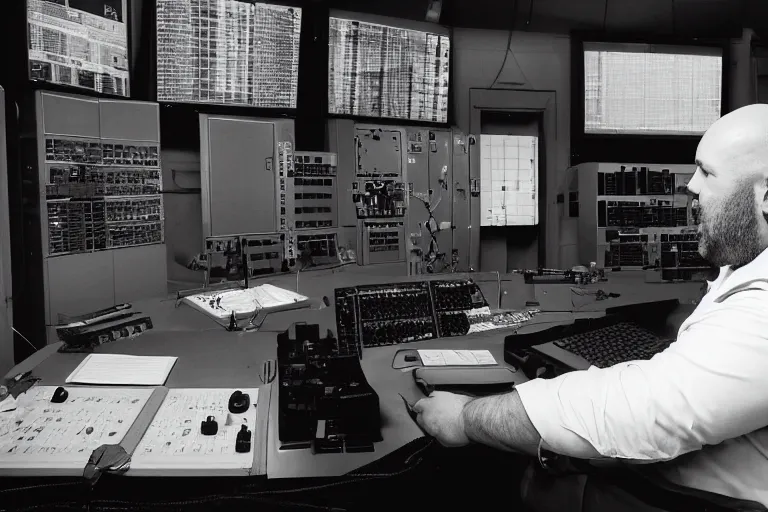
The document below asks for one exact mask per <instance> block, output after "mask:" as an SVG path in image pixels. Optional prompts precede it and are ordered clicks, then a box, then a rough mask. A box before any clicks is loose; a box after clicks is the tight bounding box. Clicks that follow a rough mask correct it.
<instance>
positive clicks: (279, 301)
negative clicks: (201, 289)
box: [182, 284, 309, 321]
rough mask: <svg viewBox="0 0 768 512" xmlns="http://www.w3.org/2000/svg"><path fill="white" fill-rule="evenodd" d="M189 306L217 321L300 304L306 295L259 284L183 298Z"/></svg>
mask: <svg viewBox="0 0 768 512" xmlns="http://www.w3.org/2000/svg"><path fill="white" fill-rule="evenodd" d="M182 300H183V302H186V303H187V304H189V305H190V306H192V307H194V308H197V309H199V310H200V311H202V312H203V313H205V314H207V315H210V316H212V317H214V318H215V319H216V320H219V321H229V319H230V317H231V316H232V313H234V314H235V318H237V319H241V318H244V317H245V318H247V317H248V316H251V315H253V314H254V313H256V312H257V311H260V310H262V309H272V308H285V307H290V306H297V307H301V306H302V305H304V304H306V302H307V301H308V300H309V297H306V296H304V295H301V294H299V293H296V292H292V291H290V290H285V289H283V288H279V287H277V286H273V285H271V284H262V285H260V286H256V287H254V288H248V289H244V290H227V291H218V292H215V291H210V292H205V293H198V294H197V295H190V296H188V297H184V299H182Z"/></svg>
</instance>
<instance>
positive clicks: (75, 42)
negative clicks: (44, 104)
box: [27, 0, 130, 96]
mask: <svg viewBox="0 0 768 512" xmlns="http://www.w3.org/2000/svg"><path fill="white" fill-rule="evenodd" d="M126 18H127V10H126V0H27V30H28V39H27V41H28V45H27V50H28V53H29V78H30V79H31V80H40V81H44V82H51V83H54V84H59V85H66V86H72V87H78V88H81V89H89V90H91V91H95V92H98V93H103V94H110V95H115V96H129V95H130V80H129V71H128V29H127V24H126Z"/></svg>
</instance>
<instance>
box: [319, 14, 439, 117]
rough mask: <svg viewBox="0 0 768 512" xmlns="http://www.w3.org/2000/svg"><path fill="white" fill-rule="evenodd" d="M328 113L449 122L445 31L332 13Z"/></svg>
mask: <svg viewBox="0 0 768 512" xmlns="http://www.w3.org/2000/svg"><path fill="white" fill-rule="evenodd" d="M329 28H330V32H329V52H328V53H329V55H328V61H329V62H328V74H329V78H328V110H329V112H330V113H331V114H339V115H353V116H364V117H383V118H393V119H411V120H416V121H429V122H437V123H446V122H448V75H449V69H450V45H451V43H450V39H449V37H448V36H447V35H440V34H435V33H429V32H422V31H416V30H408V29H404V28H398V27H391V26H387V25H379V24H374V23H367V22H362V21H356V20H350V19H344V18H336V17H331V18H330V27H329Z"/></svg>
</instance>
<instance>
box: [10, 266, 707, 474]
mask: <svg viewBox="0 0 768 512" xmlns="http://www.w3.org/2000/svg"><path fill="white" fill-rule="evenodd" d="M442 277H443V278H446V277H448V278H450V276H442ZM519 277H520V276H512V277H509V276H501V278H500V279H499V280H498V281H496V279H497V278H495V277H492V278H489V280H490V282H491V283H492V284H491V285H490V287H491V288H493V286H496V288H495V290H496V291H495V292H494V291H490V292H489V291H486V290H484V293H485V294H486V295H488V294H489V293H491V294H492V295H493V294H496V293H498V292H499V281H500V282H501V288H502V290H501V293H499V296H500V297H501V303H502V306H503V307H508V308H514V307H522V306H523V305H524V302H525V300H529V299H527V297H529V296H533V295H535V296H536V297H539V298H540V303H541V309H542V310H543V311H544V312H543V313H541V314H540V315H538V316H536V317H535V318H534V320H533V321H532V322H531V323H530V324H528V325H526V326H525V327H524V329H525V331H527V332H531V331H536V330H541V329H545V328H547V327H550V326H552V325H555V324H559V323H567V322H570V321H572V319H573V318H574V317H589V316H595V315H599V314H600V312H601V311H602V310H604V309H605V308H606V307H612V306H619V305H624V304H630V303H637V302H646V301H650V300H661V299H666V298H678V299H680V300H681V301H682V302H685V303H689V302H690V301H691V300H693V299H695V298H696V297H697V296H698V293H699V289H700V286H701V285H700V283H686V284H683V285H668V284H645V283H644V280H643V279H642V277H641V276H637V275H633V274H631V273H629V272H627V273H623V274H621V275H619V274H616V275H613V276H611V277H610V278H609V279H610V280H609V281H608V282H604V283H599V284H597V285H589V286H585V287H579V288H581V289H584V290H596V289H602V290H604V291H606V292H612V291H613V292H616V293H620V294H621V297H620V298H618V299H609V300H604V301H595V300H594V296H593V295H588V294H587V295H576V297H575V298H574V292H573V291H572V288H574V287H572V286H569V285H525V284H523V283H522V278H520V279H518V278H519ZM395 279H396V280H407V278H394V279H393V276H391V275H375V274H374V273H370V272H369V273H367V274H365V273H363V272H362V271H361V270H360V267H347V268H344V269H341V270H340V271H333V272H327V271H320V272H316V273H310V272H307V273H305V274H303V275H301V276H300V288H299V289H300V291H301V293H303V294H305V295H309V296H313V297H317V296H322V295H326V296H329V297H332V295H333V290H334V288H337V287H343V286H353V285H356V284H369V283H386V282H393V281H394V280H395ZM295 280H296V276H279V277H276V278H273V279H270V280H269V281H268V282H270V283H272V284H275V285H276V286H283V287H285V288H288V289H293V290H295V289H296V288H295ZM494 281H495V282H494ZM292 284H293V286H291V285H292ZM510 287H511V288H513V289H511V290H508V291H507V295H504V291H505V289H506V288H510ZM522 287H528V288H527V289H521V288H522ZM505 297H507V299H506V300H505ZM487 299H488V301H489V303H491V304H493V299H492V298H491V297H487ZM512 300H514V301H516V302H517V304H514V305H507V304H505V303H506V302H510V301H512ZM331 302H332V301H331ZM520 302H522V304H520ZM563 306H567V307H563ZM134 309H135V310H137V311H142V312H144V313H147V314H149V315H150V316H151V318H152V322H153V324H154V329H153V330H151V331H148V332H147V333H145V334H143V335H142V336H140V337H138V338H135V339H133V340H121V341H118V342H115V343H111V344H107V345H102V346H100V347H98V348H97V350H96V352H99V353H125V354H133V355H172V356H177V357H178V361H177V363H176V365H175V366H174V368H173V371H172V372H171V374H170V376H169V378H168V381H167V383H166V386H168V387H171V388H180V387H191V388H195V387H230V388H238V387H242V388H245V387H260V388H261V389H260V392H259V393H260V398H259V401H260V402H261V401H262V400H266V399H267V397H268V396H271V400H270V402H271V406H270V408H269V410H270V414H269V428H268V432H267V433H266V435H267V473H268V476H269V477H270V478H296V477H320V476H338V475H342V474H344V473H347V472H349V471H353V470H355V469H357V468H359V467H361V466H364V465H366V464H368V463H370V462H373V461H375V460H377V459H379V458H381V457H383V456H384V455H387V454H388V453H391V452H392V451H394V450H396V449H398V448H400V447H401V446H403V445H405V444H406V443H408V442H410V441H412V440H414V439H416V438H418V437H420V436H421V435H422V433H421V430H419V428H418V427H417V426H416V425H415V424H414V423H413V422H412V420H411V419H410V417H409V416H408V414H407V412H406V411H405V409H404V407H403V404H402V401H401V400H400V398H399V396H398V394H399V393H401V394H402V395H403V396H405V397H406V398H408V399H410V400H414V401H415V400H416V399H418V398H420V397H421V396H422V395H421V392H420V391H419V390H418V388H417V387H416V385H415V384H414V382H413V379H412V378H411V376H410V373H409V371H408V370H405V371H401V370H395V369H393V368H392V361H393V358H394V355H395V353H396V352H397V351H398V350H399V349H401V348H405V347H403V346H390V347H376V348H369V349H366V350H365V351H364V354H363V359H362V367H363V370H364V372H365V375H366V377H367V379H368V381H369V383H370V384H371V386H372V387H373V388H374V390H375V391H376V392H377V393H378V395H379V399H380V409H381V417H382V436H383V441H382V442H380V443H377V444H376V446H375V452H373V453H361V454H324V455H313V454H312V453H311V451H310V450H290V451H280V450H279V449H278V444H279V443H278V441H277V414H276V409H275V407H276V404H277V386H276V385H274V383H273V384H272V385H268V386H264V385H262V383H261V381H260V378H259V376H260V373H261V369H262V363H263V362H264V361H265V360H268V359H276V354H277V350H276V349H277V344H276V339H275V333H276V332H282V331H285V330H286V329H287V328H288V327H289V326H290V325H291V324H293V323H295V322H299V321H300V322H306V323H310V324H313V323H316V324H319V325H320V326H321V329H332V330H334V331H335V311H334V308H333V306H331V307H328V308H325V309H322V310H296V311H287V312H282V313H276V314H273V315H270V316H269V317H267V320H266V322H265V323H264V325H263V326H262V329H261V330H260V331H259V332H247V333H243V332H227V331H226V330H224V329H223V328H222V327H221V326H219V325H218V324H216V323H215V322H214V321H213V320H211V319H209V318H208V317H207V316H205V315H204V314H203V313H200V312H198V311H197V310H195V309H193V308H191V307H188V306H186V305H181V306H177V305H176V301H175V300H161V299H154V300H147V301H139V302H135V303H134ZM548 310H549V311H552V310H554V311H560V310H567V311H573V312H546V311H548ZM509 333H510V331H509V330H498V331H491V332H486V333H481V334H478V335H472V336H465V337H461V338H444V339H437V340H430V341H424V342H419V343H413V344H408V348H446V349H451V348H467V347H469V346H471V347H472V348H477V349H488V350H490V351H491V353H492V354H493V356H494V357H495V358H496V360H497V361H498V362H499V363H500V364H502V365H503V364H505V363H504V354H503V348H504V337H505V335H507V334H509ZM56 348H57V345H50V346H49V347H46V349H44V350H42V351H40V352H38V353H37V354H35V355H33V356H31V357H30V358H29V359H28V360H26V361H24V362H23V363H21V364H19V365H17V367H15V368H14V369H13V370H12V371H11V372H9V375H16V374H18V373H19V372H21V371H26V370H28V369H32V368H34V371H33V374H34V376H36V377H39V378H41V379H42V381H41V384H44V385H60V384H63V383H64V380H65V379H66V377H67V376H68V375H69V374H70V373H71V372H72V370H74V369H75V367H76V366H77V365H78V364H79V363H80V361H82V359H83V358H84V357H85V354H62V353H58V352H56ZM519 377H520V380H519V382H523V381H524V380H525V377H524V376H523V375H522V373H520V374H519ZM257 435H258V434H257Z"/></svg>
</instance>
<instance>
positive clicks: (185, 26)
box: [157, 0, 301, 108]
mask: <svg viewBox="0 0 768 512" xmlns="http://www.w3.org/2000/svg"><path fill="white" fill-rule="evenodd" d="M300 34H301V9H300V8H297V7H286V6H280V5H268V4H260V3H252V2H241V1H237V0H157V100H158V101H161V102H178V103H216V104H232V105H246V106H253V107H264V108H296V89H297V85H298V74H299V36H300Z"/></svg>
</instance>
